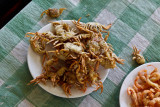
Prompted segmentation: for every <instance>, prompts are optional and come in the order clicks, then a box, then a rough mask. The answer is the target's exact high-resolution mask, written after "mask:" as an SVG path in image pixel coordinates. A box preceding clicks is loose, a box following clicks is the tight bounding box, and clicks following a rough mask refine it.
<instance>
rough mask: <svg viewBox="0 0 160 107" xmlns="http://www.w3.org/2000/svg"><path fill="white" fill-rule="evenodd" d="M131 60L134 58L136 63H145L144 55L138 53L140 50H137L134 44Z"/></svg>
mask: <svg viewBox="0 0 160 107" xmlns="http://www.w3.org/2000/svg"><path fill="white" fill-rule="evenodd" d="M132 55H133V60H135V61H136V62H137V63H138V64H144V63H145V59H144V57H143V56H142V55H141V54H140V50H139V51H138V49H137V48H136V47H135V46H134V47H133V54H132Z"/></svg>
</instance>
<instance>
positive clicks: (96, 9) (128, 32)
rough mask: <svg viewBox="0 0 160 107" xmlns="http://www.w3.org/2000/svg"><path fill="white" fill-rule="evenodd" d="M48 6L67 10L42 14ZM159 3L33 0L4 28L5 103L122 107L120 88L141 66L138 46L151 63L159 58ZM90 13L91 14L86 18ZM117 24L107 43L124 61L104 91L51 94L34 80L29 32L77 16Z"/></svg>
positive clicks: (0, 48) (0, 100)
mask: <svg viewBox="0 0 160 107" xmlns="http://www.w3.org/2000/svg"><path fill="white" fill-rule="evenodd" d="M48 8H67V10H65V11H64V13H63V14H62V15H61V16H60V17H59V18H57V19H52V18H49V17H47V16H44V17H43V18H40V14H41V12H42V11H44V10H46V9H48ZM159 13H160V2H159V0H33V1H31V2H30V3H29V4H28V5H27V6H26V7H25V8H24V9H23V10H22V11H20V12H19V13H18V14H17V15H16V16H15V17H14V18H13V19H12V20H11V21H10V22H8V23H7V24H6V25H5V26H4V27H3V28H2V29H1V30H0V68H1V69H0V106H19V107H33V106H38V107H41V106H43V107H44V106H47V107H50V106H51V107H53V106H55V107H61V106H62V107H64V106H66V107H75V106H79V107H100V106H104V107H118V106H119V91H120V87H121V84H122V82H123V80H124V78H125V77H126V76H127V74H128V73H129V72H130V71H132V70H133V69H134V68H135V67H137V66H138V65H137V64H136V62H134V61H132V56H131V54H132V51H133V49H132V47H133V46H136V47H137V48H138V49H140V50H141V53H142V54H143V56H144V57H145V58H146V62H156V61H159V60H160V55H159V53H160V48H159V47H160V45H159V43H160V14H159ZM87 14H90V15H89V16H87ZM79 17H82V20H81V21H82V22H91V21H96V22H99V23H102V24H105V25H107V24H110V23H112V24H113V25H112V28H111V29H110V36H109V39H108V41H107V42H108V43H111V44H112V45H113V48H114V49H115V51H114V52H115V53H116V54H117V55H118V56H119V57H121V58H123V59H125V64H124V65H119V64H117V68H115V69H111V70H110V72H109V75H108V78H107V79H106V80H105V82H104V83H103V85H104V91H103V93H102V94H99V93H100V91H98V92H93V93H91V94H89V95H87V96H84V97H81V98H74V99H66V98H60V97H57V96H54V95H51V94H49V93H47V92H46V91H44V90H43V89H42V88H40V87H39V86H38V85H36V86H31V85H29V86H28V85H27V83H28V82H29V81H30V80H31V79H32V76H31V74H30V72H29V69H28V65H27V61H26V57H27V49H28V45H29V42H28V38H25V37H24V35H25V33H26V32H36V31H38V30H39V29H40V28H42V27H43V26H45V25H46V24H48V23H49V22H48V21H55V20H60V19H64V20H72V19H76V20H77V19H79Z"/></svg>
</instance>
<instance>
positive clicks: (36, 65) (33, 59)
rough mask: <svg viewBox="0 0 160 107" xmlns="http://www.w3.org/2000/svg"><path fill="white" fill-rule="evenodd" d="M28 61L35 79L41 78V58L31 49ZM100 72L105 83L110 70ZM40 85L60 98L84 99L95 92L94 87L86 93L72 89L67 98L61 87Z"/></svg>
mask: <svg viewBox="0 0 160 107" xmlns="http://www.w3.org/2000/svg"><path fill="white" fill-rule="evenodd" d="M63 22H65V23H68V24H69V25H70V26H72V27H75V26H74V24H73V23H72V21H71V20H63ZM52 30H53V27H52V25H51V24H48V25H46V26H44V27H43V28H41V29H40V30H39V31H38V32H40V33H42V32H46V31H52ZM27 61H28V66H29V70H30V72H31V75H32V76H33V78H36V77H37V76H39V75H40V74H41V71H42V67H41V56H40V55H38V54H36V53H35V52H34V51H33V50H32V49H31V47H29V48H28V56H27ZM98 72H99V74H100V78H101V81H102V82H104V80H105V79H106V77H107V75H108V72H109V70H108V69H104V68H103V67H101V66H100V67H99V69H98ZM39 85H40V86H41V87H42V88H43V89H44V90H46V91H47V92H49V93H51V94H53V95H56V96H59V97H65V98H76V97H82V96H85V95H87V94H89V93H91V92H92V91H94V90H95V89H94V88H93V87H88V88H87V90H86V92H85V93H84V92H82V91H80V90H77V89H73V88H72V89H71V94H72V95H71V96H69V97H67V96H66V95H65V93H64V92H63V90H62V89H61V88H60V87H59V86H56V87H53V86H52V84H51V82H47V84H46V85H44V84H42V83H39Z"/></svg>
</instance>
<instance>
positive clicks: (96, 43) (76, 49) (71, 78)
mask: <svg viewBox="0 0 160 107" xmlns="http://www.w3.org/2000/svg"><path fill="white" fill-rule="evenodd" d="M72 23H73V24H74V25H75V28H72V27H70V25H69V24H67V23H64V22H63V21H61V23H60V22H52V26H53V29H54V31H49V32H44V33H39V32H36V33H32V32H28V33H27V34H26V36H27V37H29V38H30V39H29V41H30V45H31V48H32V50H33V51H34V52H36V53H37V54H39V55H41V56H42V73H41V75H39V76H37V77H36V78H35V79H33V80H31V81H30V83H29V84H32V83H34V84H38V83H40V82H41V83H44V84H45V83H46V82H47V81H51V82H52V84H53V86H57V85H59V86H60V87H61V88H62V89H63V91H64V92H65V94H66V95H67V96H68V95H71V91H70V89H71V88H76V89H79V90H81V91H82V92H85V91H86V89H87V87H88V86H93V85H94V86H96V87H95V88H96V89H95V90H98V89H101V93H102V91H103V84H102V82H101V78H100V77H99V73H98V71H97V70H98V68H99V65H101V66H103V67H104V68H106V69H109V68H115V67H116V62H117V63H120V64H123V61H124V60H123V59H120V58H118V57H117V56H116V54H114V53H113V48H112V46H111V44H109V43H106V40H107V38H108V36H109V31H108V30H109V28H110V27H111V24H109V25H108V26H104V25H101V24H99V23H96V22H88V23H81V22H80V19H79V20H78V21H75V20H74V21H72ZM103 33H105V34H106V36H105V38H103V37H102V34H103ZM48 47H50V48H48ZM62 63H63V64H62Z"/></svg>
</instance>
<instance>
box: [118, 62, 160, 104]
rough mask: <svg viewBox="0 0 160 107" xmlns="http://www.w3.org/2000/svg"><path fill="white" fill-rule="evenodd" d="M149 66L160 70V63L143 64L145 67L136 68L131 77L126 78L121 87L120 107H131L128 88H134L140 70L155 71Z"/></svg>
mask: <svg viewBox="0 0 160 107" xmlns="http://www.w3.org/2000/svg"><path fill="white" fill-rule="evenodd" d="M148 65H154V66H155V67H157V68H158V70H160V62H151V63H146V64H143V65H141V66H139V67H137V68H135V69H134V70H133V71H131V72H130V73H129V75H128V76H127V77H126V78H125V80H124V81H123V84H122V86H121V90H120V96H119V103H120V107H131V106H130V104H131V99H130V97H129V95H128V94H127V88H128V87H132V86H133V84H134V80H135V78H136V76H137V74H138V72H139V71H140V70H142V69H146V70H147V72H148V71H152V70H153V69H154V68H153V67H152V66H148Z"/></svg>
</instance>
